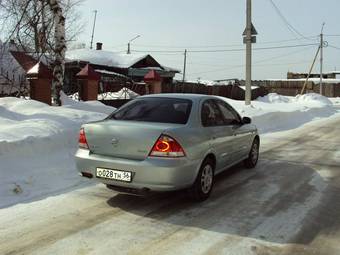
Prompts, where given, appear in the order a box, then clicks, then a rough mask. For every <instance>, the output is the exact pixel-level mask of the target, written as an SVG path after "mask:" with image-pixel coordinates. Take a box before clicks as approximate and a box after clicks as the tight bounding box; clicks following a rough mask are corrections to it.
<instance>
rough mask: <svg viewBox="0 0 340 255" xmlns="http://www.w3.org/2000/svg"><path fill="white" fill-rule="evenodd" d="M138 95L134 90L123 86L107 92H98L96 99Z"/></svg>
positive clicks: (123, 97) (130, 97)
mask: <svg viewBox="0 0 340 255" xmlns="http://www.w3.org/2000/svg"><path fill="white" fill-rule="evenodd" d="M138 96H139V94H137V93H136V92H134V91H132V90H130V89H128V88H125V87H124V88H122V89H121V90H119V91H117V92H107V93H103V94H99V95H98V100H105V99H106V100H110V99H133V98H136V97H138Z"/></svg>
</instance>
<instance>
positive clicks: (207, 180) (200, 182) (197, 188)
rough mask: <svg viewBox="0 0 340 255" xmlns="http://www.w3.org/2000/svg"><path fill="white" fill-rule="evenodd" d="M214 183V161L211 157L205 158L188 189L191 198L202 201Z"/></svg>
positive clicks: (208, 194)
mask: <svg viewBox="0 0 340 255" xmlns="http://www.w3.org/2000/svg"><path fill="white" fill-rule="evenodd" d="M213 185H214V163H213V161H212V160H211V159H206V160H204V162H203V163H202V165H201V167H200V170H199V172H198V175H197V177H196V180H195V182H194V184H193V185H192V186H191V188H190V189H189V195H190V197H191V199H192V200H194V201H196V202H202V201H204V200H206V199H207V198H208V197H209V196H210V193H211V191H212V188H213Z"/></svg>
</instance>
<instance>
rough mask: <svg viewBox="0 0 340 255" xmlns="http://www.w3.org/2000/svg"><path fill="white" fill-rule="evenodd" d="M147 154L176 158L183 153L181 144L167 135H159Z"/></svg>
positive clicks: (183, 154)
mask: <svg viewBox="0 0 340 255" xmlns="http://www.w3.org/2000/svg"><path fill="white" fill-rule="evenodd" d="M149 156H153V157H169V158H177V157H184V156H185V153H184V150H183V148H182V146H181V145H180V144H179V143H178V142H177V141H176V140H175V139H173V138H172V137H170V136H167V135H161V136H160V137H159V138H158V140H157V142H156V143H155V145H154V146H153V147H152V150H151V152H150V154H149Z"/></svg>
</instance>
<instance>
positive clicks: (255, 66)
mask: <svg viewBox="0 0 340 255" xmlns="http://www.w3.org/2000/svg"><path fill="white" fill-rule="evenodd" d="M303 63H309V61H306V60H303V61H299V62H292V63H275V64H262V65H254V66H253V67H254V68H257V67H266V66H285V65H296V64H303ZM244 66H245V65H244V64H242V65H235V66H230V67H229V68H218V69H213V70H209V71H204V72H196V73H189V74H188V75H197V74H206V73H215V72H220V71H227V70H231V69H237V68H241V67H242V68H243V67H244Z"/></svg>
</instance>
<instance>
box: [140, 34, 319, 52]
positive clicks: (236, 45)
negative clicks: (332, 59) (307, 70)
mask: <svg viewBox="0 0 340 255" xmlns="http://www.w3.org/2000/svg"><path fill="white" fill-rule="evenodd" d="M317 37H318V36H315V35H313V36H307V37H306V38H307V39H308V40H310V39H313V38H314V39H316V38H317ZM292 41H301V39H286V40H276V41H267V42H266V41H265V42H257V44H276V43H284V42H292ZM134 46H135V47H137V48H168V49H195V48H196V49H204V48H229V47H240V46H243V44H220V45H192V46H188V45H182V46H180V45H176V46H174V45H155V44H134Z"/></svg>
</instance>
